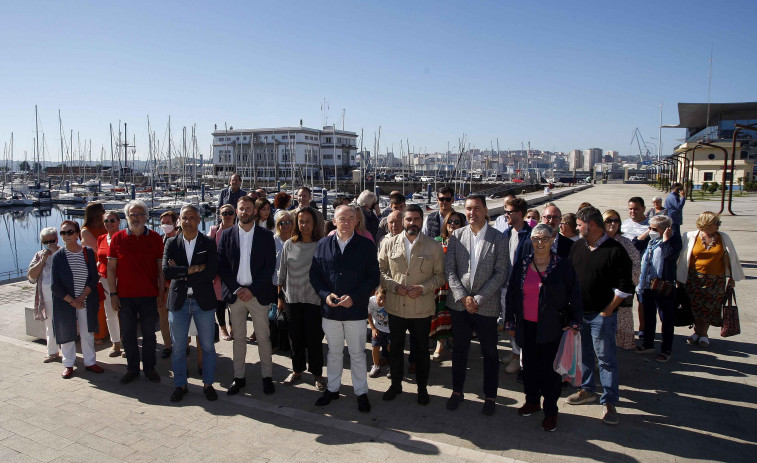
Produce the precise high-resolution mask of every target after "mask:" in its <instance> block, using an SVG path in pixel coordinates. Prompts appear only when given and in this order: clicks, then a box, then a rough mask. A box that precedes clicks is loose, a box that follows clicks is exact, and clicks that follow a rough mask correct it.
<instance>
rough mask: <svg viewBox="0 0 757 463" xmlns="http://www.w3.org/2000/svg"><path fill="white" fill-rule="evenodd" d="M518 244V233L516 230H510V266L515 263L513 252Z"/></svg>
mask: <svg viewBox="0 0 757 463" xmlns="http://www.w3.org/2000/svg"><path fill="white" fill-rule="evenodd" d="M519 242H520V237H519V236H518V231H517V230H516V229H514V228H513V229H512V230H510V265H513V264H514V263H515V262H514V261H515V251H517V250H518V243H519Z"/></svg>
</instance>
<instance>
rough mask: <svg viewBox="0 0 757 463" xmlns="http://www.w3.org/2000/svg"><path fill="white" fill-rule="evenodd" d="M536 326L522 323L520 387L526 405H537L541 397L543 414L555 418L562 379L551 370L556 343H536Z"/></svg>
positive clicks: (527, 322)
mask: <svg viewBox="0 0 757 463" xmlns="http://www.w3.org/2000/svg"><path fill="white" fill-rule="evenodd" d="M536 326H537V324H536V322H530V321H528V320H523V328H524V339H523V340H524V345H523V346H521V349H522V350H521V356H522V358H523V388H524V390H525V392H526V402H527V403H532V404H538V403H539V402H540V399H541V398H542V397H544V405H543V407H544V414H545V415H546V416H553V415H557V399H559V398H560V392H561V391H562V387H561V386H562V384H561V383H562V378H561V377H560V375H558V374H557V373H555V370H554V368H553V364H554V362H555V357H556V356H557V350H558V349H559V347H560V343H559V342H550V343H545V344H540V343H537V342H536Z"/></svg>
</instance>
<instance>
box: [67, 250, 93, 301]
mask: <svg viewBox="0 0 757 463" xmlns="http://www.w3.org/2000/svg"><path fill="white" fill-rule="evenodd" d="M83 251H84V248H82V250H81V251H79V252H71V251H69V250H68V249H66V258H67V259H68V266H69V268H71V273H72V274H73V275H74V293H75V294H73V295H72V296H73V297H75V298H76V297H79V296H80V295H81V293H83V292H84V287H85V286H86V285H87V276H88V274H89V271H88V270H87V262H86V261H85V260H84V252H83Z"/></svg>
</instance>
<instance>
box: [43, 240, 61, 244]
mask: <svg viewBox="0 0 757 463" xmlns="http://www.w3.org/2000/svg"><path fill="white" fill-rule="evenodd" d="M57 242H58V240H57V239H56V240H47V241H43V242H42V244H55V243H57Z"/></svg>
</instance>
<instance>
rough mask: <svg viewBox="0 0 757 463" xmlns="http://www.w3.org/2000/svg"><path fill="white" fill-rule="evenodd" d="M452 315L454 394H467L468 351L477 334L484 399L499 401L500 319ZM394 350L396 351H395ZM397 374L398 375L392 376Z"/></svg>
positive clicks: (457, 312)
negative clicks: (496, 398)
mask: <svg viewBox="0 0 757 463" xmlns="http://www.w3.org/2000/svg"><path fill="white" fill-rule="evenodd" d="M450 312H451V313H452V343H453V346H452V391H453V392H459V393H461V394H462V393H463V389H464V386H465V373H466V370H467V369H468V351H469V350H470V342H471V339H472V338H473V330H475V331H476V334H477V335H478V342H479V344H480V345H481V355H482V356H483V357H484V397H485V398H487V399H490V398H495V397H497V388H498V387H499V355H498V354H497V317H484V316H482V315H479V314H477V313H476V314H473V313H470V312H468V311H467V310H451V311H450ZM392 348H393V347H392ZM392 374H394V373H392Z"/></svg>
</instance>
